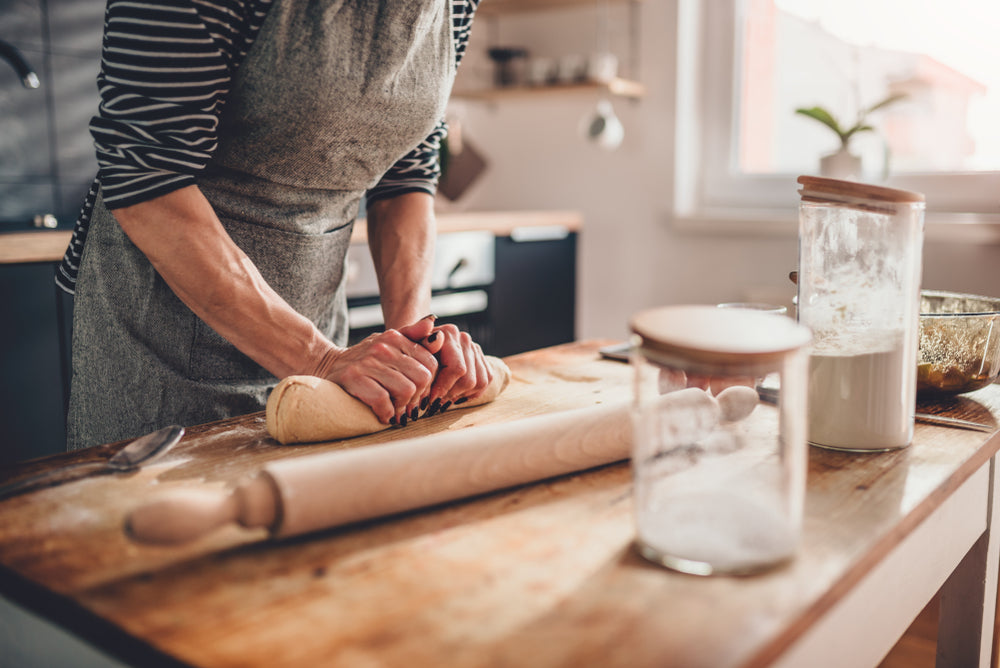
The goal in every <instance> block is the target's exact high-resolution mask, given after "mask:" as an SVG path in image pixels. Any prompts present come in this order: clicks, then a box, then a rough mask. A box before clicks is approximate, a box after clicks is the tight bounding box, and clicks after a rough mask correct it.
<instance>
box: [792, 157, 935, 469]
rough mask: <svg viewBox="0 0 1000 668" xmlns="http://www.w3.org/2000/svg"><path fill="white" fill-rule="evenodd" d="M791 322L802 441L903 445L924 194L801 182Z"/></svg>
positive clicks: (847, 446)
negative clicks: (802, 397) (795, 331)
mask: <svg viewBox="0 0 1000 668" xmlns="http://www.w3.org/2000/svg"><path fill="white" fill-rule="evenodd" d="M798 182H799V183H800V184H801V186H802V188H801V189H800V191H799V193H800V195H801V202H800V205H799V266H798V300H797V307H798V319H799V322H800V323H802V324H804V325H807V326H808V327H809V328H810V329H812V331H813V349H812V355H811V357H810V361H809V419H808V438H809V442H810V443H812V444H814V445H819V446H823V447H827V448H834V449H839V450H854V451H879V450H891V449H895V448H901V447H905V446H907V445H909V443H910V441H911V440H912V438H913V414H914V411H915V406H916V372H917V364H916V362H917V344H918V337H919V315H920V275H921V256H922V252H923V225H924V196H923V195H921V194H919V193H914V192H908V191H904V190H896V189H893V188H885V187H881V186H873V185H869V184H863V183H854V182H850V181H838V180H834V179H825V178H818V177H811V176H800V177H799V179H798Z"/></svg>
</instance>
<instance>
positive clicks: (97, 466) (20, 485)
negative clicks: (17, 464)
mask: <svg viewBox="0 0 1000 668" xmlns="http://www.w3.org/2000/svg"><path fill="white" fill-rule="evenodd" d="M84 470H92V471H95V472H105V473H106V472H109V471H111V470H112V469H110V468H108V466H107V464H106V463H105V462H77V463H75V464H67V465H66V466H63V467H62V468H58V469H52V470H49V471H42V472H41V473H36V474H35V475H29V476H27V477H26V478H21V479H19V480H15V481H13V482H8V483H6V484H4V485H0V501H2V500H3V499H7V498H10V497H12V496H16V495H18V494H23V493H25V492H30V491H33V490H36V489H42V488H43V487H51V486H53V485H58V484H59V483H63V482H68V481H70V480H74V479H76V478H79V477H80V473H81V472H82V471H84Z"/></svg>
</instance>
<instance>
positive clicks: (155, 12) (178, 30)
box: [56, 0, 271, 294]
mask: <svg viewBox="0 0 1000 668" xmlns="http://www.w3.org/2000/svg"><path fill="white" fill-rule="evenodd" d="M270 2H271V0H109V2H108V5H107V9H106V11H105V15H104V42H103V47H102V52H101V72H100V74H99V75H98V77H97V85H98V91H99V94H100V104H99V108H98V115H97V116H95V117H94V118H93V119H91V123H90V132H91V134H92V135H93V138H94V146H95V149H96V153H97V162H98V175H97V179H96V180H95V181H94V183H93V184H92V186H91V188H90V192H89V193H88V194H87V197H86V199H85V201H84V204H83V208H82V210H81V212H80V215H79V217H78V218H77V221H76V226H75V228H74V230H73V237H72V240H71V242H70V245H69V247H68V248H67V250H66V254H65V256H64V257H63V261H62V263H61V265H60V267H59V269H58V271H57V272H56V284H57V285H59V287H61V288H62V289H63V290H65V291H66V292H69V293H71V294H72V293H73V291H74V289H75V284H76V276H77V272H78V271H79V267H80V258H81V256H82V254H83V246H84V242H85V241H86V238H87V230H88V227H89V223H90V217H91V212H92V210H93V206H94V203H95V201H96V198H97V194H98V192H100V193H101V195H102V196H103V198H104V201H105V203H106V205H107V206H108V208H109V209H115V208H121V207H124V206H129V205H132V204H138V203H139V202H144V201H146V200H150V199H153V198H154V197H157V196H160V195H164V194H166V193H168V192H171V191H173V190H177V189H179V188H182V187H184V186H186V185H189V184H191V183H194V179H195V176H196V175H197V174H198V172H200V171H201V170H202V169H203V168H204V167H205V165H206V164H207V163H208V160H209V159H210V158H211V156H212V153H213V151H214V150H215V147H216V145H217V143H218V142H217V135H216V131H217V127H218V119H219V114H220V112H221V109H222V105H223V103H224V102H225V97H226V94H227V93H228V92H229V83H230V80H231V78H232V75H233V73H234V71H235V69H236V67H238V65H239V63H241V62H242V60H243V57H244V56H245V55H246V52H247V50H248V49H249V48H250V45H251V44H252V43H253V39H254V38H255V37H256V34H257V32H258V31H259V30H260V26H261V24H262V23H263V22H264V17H265V16H266V14H267V8H268V6H269V5H270Z"/></svg>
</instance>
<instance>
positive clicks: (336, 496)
mask: <svg viewBox="0 0 1000 668" xmlns="http://www.w3.org/2000/svg"><path fill="white" fill-rule="evenodd" d="M630 442H631V419H630V416H629V410H628V404H627V403H621V404H617V405H607V406H594V407H589V408H581V409H576V410H571V411H564V412H560V413H551V414H548V415H541V416H537V417H530V418H525V419H522V420H517V421H514V422H509V423H504V424H496V425H488V426H482V427H468V428H465V429H458V430H455V431H447V432H443V433H440V434H434V435H430V436H424V437H420V438H414V439H409V440H402V441H395V442H393V443H387V444H384V445H371V446H364V447H359V448H356V449H353V450H337V451H333V452H325V453H320V454H315V455H308V456H304V457H297V458H292V459H286V460H282V461H277V462H271V463H269V464H267V465H266V466H265V467H264V468H263V469H262V470H261V471H260V472H259V473H258V474H257V475H256V476H254V477H253V478H251V479H249V480H248V481H246V482H244V483H242V484H240V485H238V486H237V487H236V488H235V489H233V490H214V491H209V490H191V491H178V492H175V493H174V494H171V495H169V496H165V497H163V498H161V499H159V500H154V501H152V502H150V503H148V504H147V505H143V506H141V507H139V508H137V509H136V510H134V511H133V512H132V513H131V514H130V515H129V516H128V518H127V519H126V523H125V525H126V532H127V533H128V534H129V535H130V536H131V537H132V538H133V539H135V540H136V541H140V542H146V543H156V544H176V543H184V542H187V541H191V540H194V539H196V538H199V537H200V536H203V535H205V534H207V533H208V532H210V531H212V530H214V529H216V528H218V527H221V526H224V525H226V524H229V523H232V522H236V523H239V524H241V525H243V526H244V527H247V528H254V527H264V528H267V529H268V531H269V532H270V534H271V536H273V537H286V536H293V535H298V534H303V533H308V532H311V531H316V530H320V529H327V528H331V527H335V526H339V525H343V524H349V523H352V522H357V521H360V520H365V519H370V518H374V517H381V516H385V515H391V514H395V513H399V512H403V511H407V510H412V509H416V508H422V507H426V506H431V505H435V504H439V503H443V502H446V501H452V500H455V499H461V498H466V497H469V496H474V495H477V494H483V493H486V492H491V491H495V490H498V489H504V488H507V487H512V486H515V485H521V484H525V483H529V482H533V481H536V480H542V479H545V478H550V477H553V476H558V475H563V474H567V473H571V472H574V471H580V470H584V469H588V468H593V467H595V466H600V465H603V464H609V463H611V462H615V461H620V460H623V459H627V458H628V457H629V454H630Z"/></svg>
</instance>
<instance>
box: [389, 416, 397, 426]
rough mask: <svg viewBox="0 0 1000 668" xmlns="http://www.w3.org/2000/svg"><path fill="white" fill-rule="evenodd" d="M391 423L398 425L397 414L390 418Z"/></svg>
mask: <svg viewBox="0 0 1000 668" xmlns="http://www.w3.org/2000/svg"><path fill="white" fill-rule="evenodd" d="M389 424H391V425H392V426H394V427H395V426H396V416H395V415H393V416H392V417H391V418H389Z"/></svg>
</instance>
